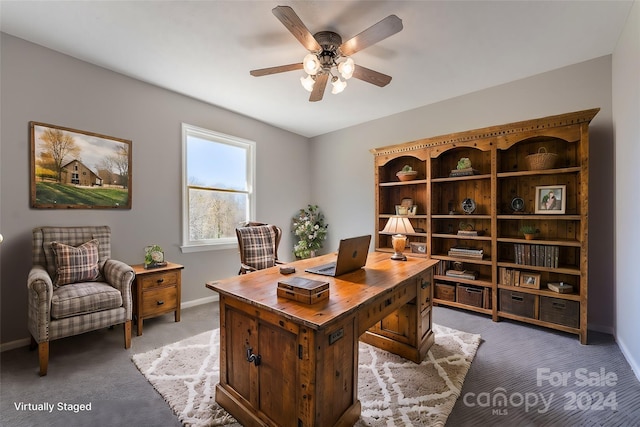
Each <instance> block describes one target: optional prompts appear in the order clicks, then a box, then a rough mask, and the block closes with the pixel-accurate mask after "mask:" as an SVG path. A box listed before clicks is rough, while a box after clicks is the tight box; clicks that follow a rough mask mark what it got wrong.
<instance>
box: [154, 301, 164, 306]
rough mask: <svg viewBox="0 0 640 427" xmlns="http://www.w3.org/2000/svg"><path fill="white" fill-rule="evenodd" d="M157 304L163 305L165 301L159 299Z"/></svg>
mask: <svg viewBox="0 0 640 427" xmlns="http://www.w3.org/2000/svg"><path fill="white" fill-rule="evenodd" d="M156 304H158V305H163V304H164V301H162V300H158V301H156Z"/></svg>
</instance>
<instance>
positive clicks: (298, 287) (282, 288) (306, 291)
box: [277, 277, 329, 304]
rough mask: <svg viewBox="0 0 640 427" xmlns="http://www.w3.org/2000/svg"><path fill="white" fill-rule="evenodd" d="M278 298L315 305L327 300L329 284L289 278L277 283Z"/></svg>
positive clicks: (300, 278) (302, 278)
mask: <svg viewBox="0 0 640 427" xmlns="http://www.w3.org/2000/svg"><path fill="white" fill-rule="evenodd" d="M277 293H278V296H279V297H282V298H288V299H292V300H294V301H298V302H302V303H305V304H315V303H317V302H320V301H324V300H326V299H328V298H329V282H326V281H322V280H313V279H307V278H304V277H291V278H289V279H284V280H280V281H279V282H278V291H277Z"/></svg>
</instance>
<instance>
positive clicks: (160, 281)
mask: <svg viewBox="0 0 640 427" xmlns="http://www.w3.org/2000/svg"><path fill="white" fill-rule="evenodd" d="M156 282H157V283H162V282H164V277H162V278H160V279H158V280H156Z"/></svg>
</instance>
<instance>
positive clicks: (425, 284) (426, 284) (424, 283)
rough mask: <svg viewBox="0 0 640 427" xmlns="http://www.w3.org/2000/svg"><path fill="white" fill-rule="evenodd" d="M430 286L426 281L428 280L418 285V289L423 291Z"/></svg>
mask: <svg viewBox="0 0 640 427" xmlns="http://www.w3.org/2000/svg"><path fill="white" fill-rule="evenodd" d="M430 284H431V282H430V281H428V280H427V281H423V282H422V283H420V287H421V288H422V289H425V288H426V287H428V286H429V285H430Z"/></svg>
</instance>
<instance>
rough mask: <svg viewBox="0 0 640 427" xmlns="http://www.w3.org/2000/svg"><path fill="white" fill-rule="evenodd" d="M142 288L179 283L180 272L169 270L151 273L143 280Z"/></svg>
mask: <svg viewBox="0 0 640 427" xmlns="http://www.w3.org/2000/svg"><path fill="white" fill-rule="evenodd" d="M141 282H142V289H149V288H155V287H157V286H168V285H175V284H176V283H178V272H176V271H167V272H164V273H158V274H149V275H147V276H144V277H143V278H142V280H141Z"/></svg>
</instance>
